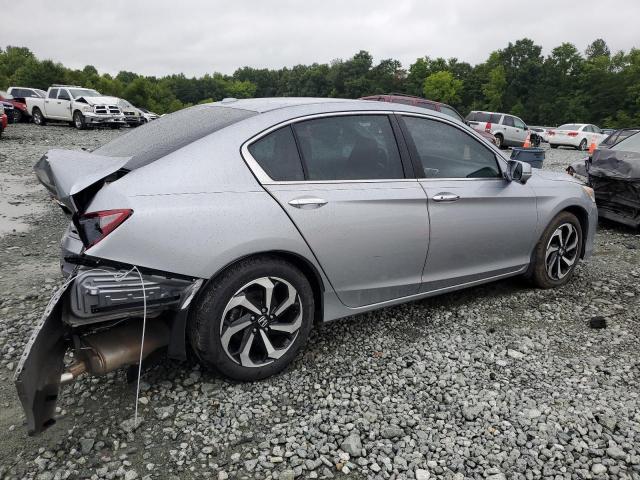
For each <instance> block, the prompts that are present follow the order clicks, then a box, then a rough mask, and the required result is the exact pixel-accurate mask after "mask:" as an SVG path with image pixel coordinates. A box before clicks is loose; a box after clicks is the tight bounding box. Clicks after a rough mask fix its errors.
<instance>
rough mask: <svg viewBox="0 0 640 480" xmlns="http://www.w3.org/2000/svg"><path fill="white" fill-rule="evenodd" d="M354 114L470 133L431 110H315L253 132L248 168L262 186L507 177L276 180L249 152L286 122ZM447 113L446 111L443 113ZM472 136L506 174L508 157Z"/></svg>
mask: <svg viewBox="0 0 640 480" xmlns="http://www.w3.org/2000/svg"><path fill="white" fill-rule="evenodd" d="M353 115H405V116H412V117H420V118H425V119H427V120H437V121H441V122H444V123H447V124H449V125H451V126H453V127H455V128H457V129H458V130H460V131H462V132H464V133H466V134H467V135H469V132H468V131H466V130H465V129H463V128H460V126H459V125H456V123H455V121H454V120H453V119H452V120H449V119H448V118H441V117H437V116H433V115H429V114H428V113H426V112H425V113H418V112H406V111H402V110H352V111H344V110H343V111H339V112H325V113H312V114H309V115H303V116H300V117H295V118H290V119H288V120H284V121H282V122H280V123H276V124H275V125H272V126H271V127H269V128H267V129H265V130H263V131H262V132H260V133H258V134H256V135H254V136H253V137H251V138H249V139H248V140H246V141H245V142H244V143H243V144H242V145H241V146H240V154H241V156H242V159H243V160H244V162H245V163H246V164H247V166H248V167H249V170H251V172H252V173H253V174H254V175H255V177H256V178H257V179H258V182H260V184H262V185H311V184H313V185H318V184H326V185H331V184H344V183H398V182H411V183H415V182H418V181H423V180H437V181H443V180H446V181H451V180H455V181H478V180H501V181H503V180H504V178H498V177H496V178H459V177H450V178H449V177H443V178H426V177H425V178H389V179H367V180H274V179H272V178H271V177H270V176H269V175H267V173H266V172H265V171H264V170H263V169H262V167H261V166H260V164H259V163H258V161H257V160H256V159H255V158H254V157H253V155H251V152H250V151H249V147H250V146H251V145H252V144H253V143H255V142H257V141H258V140H260V139H261V138H263V137H265V136H267V135H269V134H270V133H271V132H273V131H275V130H278V129H279V128H282V127H286V126H287V125H292V124H294V123H299V122H303V121H305V120H311V119H314V118H324V117H343V116H353ZM443 115H444V114H443ZM471 131H472V132H473V135H470V136H471V138H474V136H475V139H476V140H479V141H480V143H481V144H482V145H484V147H485V148H487V149H488V150H489V151H490V152H492V153H493V154H494V155H495V156H496V161H497V162H498V166H499V167H500V169H501V171H502V173H503V175H504V174H505V169H506V165H503V164H502V162H501V161H500V160H503V161H504V162H505V164H506V160H505V159H504V158H503V157H502V155H501V154H500V152H498V153H499V154H500V155H497V154H496V152H495V150H494V149H492V148H491V147H492V146H491V144H490V143H488V142H487V141H486V140H485V139H484V138H483V137H482V136H481V135H479V134H478V133H477V132H476V131H475V130H473V129H471Z"/></svg>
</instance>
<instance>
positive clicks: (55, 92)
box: [49, 88, 58, 98]
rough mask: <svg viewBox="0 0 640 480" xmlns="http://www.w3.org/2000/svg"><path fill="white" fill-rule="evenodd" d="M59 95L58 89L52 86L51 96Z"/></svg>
mask: <svg viewBox="0 0 640 480" xmlns="http://www.w3.org/2000/svg"><path fill="white" fill-rule="evenodd" d="M57 96H58V89H57V88H52V89H51V90H49V98H56V97H57Z"/></svg>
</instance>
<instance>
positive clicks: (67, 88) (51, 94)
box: [0, 85, 158, 129]
mask: <svg viewBox="0 0 640 480" xmlns="http://www.w3.org/2000/svg"><path fill="white" fill-rule="evenodd" d="M0 101H3V102H6V103H9V104H11V105H12V106H13V108H14V111H15V113H14V116H13V119H9V121H10V122H11V121H14V122H19V121H22V120H29V119H33V122H34V123H35V124H37V125H45V124H46V123H47V122H49V121H58V122H69V123H70V124H72V125H74V126H75V127H76V128H78V129H83V128H87V127H90V126H109V127H112V128H120V127H121V126H124V125H129V126H133V127H135V126H138V125H141V124H143V123H147V122H148V121H150V120H154V119H156V118H158V116H157V115H156V114H155V113H153V112H149V111H148V110H143V109H140V108H137V107H135V106H133V105H132V104H131V103H130V102H128V101H127V100H124V99H120V98H116V97H111V96H105V95H102V94H100V93H99V92H97V91H96V90H93V89H90V88H83V87H79V86H75V85H53V86H51V87H50V88H49V89H48V90H47V91H46V92H45V91H44V90H40V89H36V88H28V87H9V89H8V90H7V91H6V92H0ZM6 103H5V104H6Z"/></svg>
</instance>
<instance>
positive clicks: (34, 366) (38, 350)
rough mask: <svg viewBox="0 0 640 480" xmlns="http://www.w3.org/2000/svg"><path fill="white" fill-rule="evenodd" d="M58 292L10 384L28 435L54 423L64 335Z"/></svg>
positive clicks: (32, 337)
mask: <svg viewBox="0 0 640 480" xmlns="http://www.w3.org/2000/svg"><path fill="white" fill-rule="evenodd" d="M65 291H66V288H65V289H63V290H61V291H59V292H58V293H57V294H56V295H54V297H53V298H51V301H50V302H49V305H48V306H47V308H46V309H45V311H44V313H43V315H42V318H41V320H40V322H39V323H38V325H37V326H36V328H35V330H34V331H33V333H32V335H31V338H30V339H29V342H28V343H27V346H26V348H25V350H24V352H23V354H22V357H21V358H20V362H19V364H18V368H17V369H16V373H15V377H14V382H15V385H16V389H17V390H18V398H19V399H20V403H21V404H22V408H23V410H24V413H25V415H26V417H27V431H28V433H29V435H35V434H37V433H40V432H42V431H43V430H45V429H46V428H47V427H49V426H51V425H53V424H54V423H55V418H54V414H55V409H56V403H57V400H58V394H59V393H60V376H61V375H62V371H63V368H64V354H65V351H66V350H67V346H68V345H67V340H66V338H67V335H66V331H65V327H64V325H63V323H62V303H63V302H62V298H63V294H64V293H65Z"/></svg>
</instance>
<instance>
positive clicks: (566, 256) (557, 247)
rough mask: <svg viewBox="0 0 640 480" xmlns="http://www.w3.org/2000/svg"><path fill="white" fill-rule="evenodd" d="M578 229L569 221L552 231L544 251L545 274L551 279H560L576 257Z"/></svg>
mask: <svg viewBox="0 0 640 480" xmlns="http://www.w3.org/2000/svg"><path fill="white" fill-rule="evenodd" d="M578 239H579V236H578V231H577V230H576V227H575V226H573V225H572V224H571V223H563V224H562V225H560V226H559V227H558V228H556V231H555V232H553V235H551V238H550V239H549V242H548V243H547V250H546V253H545V257H544V259H545V265H546V268H547V275H549V278H551V279H552V280H562V279H563V278H564V277H566V276H567V274H568V273H569V272H570V271H571V269H572V268H573V265H574V264H575V263H576V260H577V259H578Z"/></svg>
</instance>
